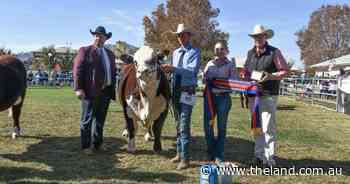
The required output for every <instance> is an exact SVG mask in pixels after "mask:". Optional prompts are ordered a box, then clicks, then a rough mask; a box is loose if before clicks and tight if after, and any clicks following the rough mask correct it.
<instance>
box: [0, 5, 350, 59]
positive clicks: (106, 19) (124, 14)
mask: <svg viewBox="0 0 350 184" xmlns="http://www.w3.org/2000/svg"><path fill="white" fill-rule="evenodd" d="M161 2H165V0H144V1H140V0H139V1H137V0H128V1H121V0H103V1H101V0H99V1H98V0H70V1H68V0H60V1H52V0H26V1H23V0H2V2H1V6H0V21H1V25H2V27H1V29H0V35H1V36H0V47H6V48H10V49H12V50H14V51H15V52H19V51H30V50H35V49H38V48H41V47H43V46H48V45H51V44H54V45H55V46H65V45H67V44H68V45H69V44H70V43H71V46H72V47H73V48H78V47H80V46H82V45H87V44H89V43H91V39H92V37H91V35H90V33H89V29H93V28H95V27H96V26H97V25H104V26H105V27H106V28H107V30H109V31H111V32H113V37H112V38H111V39H110V40H109V41H108V42H110V43H114V42H115V41H117V40H124V41H127V42H129V43H131V44H134V45H136V46H140V45H142V44H143V37H144V33H143V27H142V18H143V16H145V15H149V14H150V13H151V12H152V11H153V10H154V9H155V7H156V6H157V5H158V4H160V3H161ZM211 3H212V5H213V7H216V8H219V9H220V10H221V13H220V15H219V17H218V18H217V20H218V21H219V23H220V26H219V28H220V29H222V30H223V31H226V32H229V33H230V40H229V46H230V56H241V57H245V55H246V52H247V50H248V49H249V48H251V47H252V40H251V39H250V38H249V37H248V36H247V34H248V33H250V32H251V31H252V29H253V27H254V25H255V24H263V25H266V27H269V28H271V29H273V30H274V31H275V37H274V38H272V39H271V40H270V43H271V44H272V45H274V46H277V47H279V48H280V49H281V50H282V52H283V54H284V55H285V57H287V58H293V59H295V60H297V62H298V65H300V62H299V58H300V55H299V48H298V47H297V45H296V43H295V40H296V37H295V35H294V33H295V32H296V31H298V30H299V29H301V28H302V27H304V26H306V25H307V23H308V20H309V16H310V14H311V13H312V12H313V11H314V10H316V9H318V8H319V7H321V5H323V4H336V3H337V4H350V0H293V1H282V0H270V1H263V0H245V1H238V0H237V1H236V0H235V1H233V0H211Z"/></svg>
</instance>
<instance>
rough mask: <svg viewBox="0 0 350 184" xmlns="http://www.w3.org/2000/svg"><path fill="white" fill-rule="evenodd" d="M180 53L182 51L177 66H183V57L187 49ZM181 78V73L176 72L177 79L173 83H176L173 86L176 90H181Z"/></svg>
mask: <svg viewBox="0 0 350 184" xmlns="http://www.w3.org/2000/svg"><path fill="white" fill-rule="evenodd" d="M180 53H181V55H180V58H179V62H178V63H177V66H176V67H182V65H183V59H184V56H185V53H186V51H185V50H180ZM181 79H182V77H181V75H179V74H175V81H174V83H173V85H174V86H173V87H174V89H175V90H179V89H180V88H181Z"/></svg>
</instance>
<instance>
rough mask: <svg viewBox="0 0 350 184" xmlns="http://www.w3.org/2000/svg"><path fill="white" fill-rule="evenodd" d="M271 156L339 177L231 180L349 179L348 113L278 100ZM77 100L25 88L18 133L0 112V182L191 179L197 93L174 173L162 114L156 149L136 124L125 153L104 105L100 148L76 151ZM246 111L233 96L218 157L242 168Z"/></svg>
mask: <svg viewBox="0 0 350 184" xmlns="http://www.w3.org/2000/svg"><path fill="white" fill-rule="evenodd" d="M279 106H280V109H281V110H279V111H278V118H277V127H278V145H277V161H278V163H279V164H280V165H281V166H283V167H289V166H292V165H295V166H296V167H323V168H329V167H341V168H343V175H344V176H309V177H307V176H240V177H238V178H237V179H238V182H239V183H281V182H283V183H348V182H349V181H350V177H349V175H350V161H349V158H350V146H349V145H350V117H349V116H346V115H343V114H339V113H335V112H331V111H326V110H323V109H320V108H317V107H314V106H311V105H306V104H304V103H302V102H299V101H295V100H294V99H288V98H284V97H281V98H279ZM79 108H80V104H79V101H78V100H77V99H76V98H75V97H74V95H73V92H72V90H71V89H67V88H65V89H30V90H29V91H28V94H27V98H26V99H25V105H24V110H23V111H24V113H23V116H22V129H23V132H24V136H23V137H20V138H18V139H16V140H12V139H11V138H10V133H11V131H12V123H11V121H10V120H9V119H8V117H7V112H1V113H0V183H2V182H4V183H198V180H199V168H200V164H203V163H204V162H203V160H205V158H206V157H205V155H206V154H205V153H206V144H205V140H204V137H203V135H204V133H203V127H202V123H203V108H202V99H201V98H199V100H198V102H197V105H196V107H195V108H194V112H193V121H192V137H193V143H192V144H191V145H190V154H191V157H192V162H191V166H192V167H191V168H190V169H188V170H185V171H176V170H175V168H176V164H172V163H169V162H168V160H169V158H171V157H172V156H174V154H175V149H174V143H175V124H174V121H173V118H172V116H171V115H170V114H169V116H168V119H167V121H166V123H165V127H164V128H163V134H162V135H163V139H162V141H163V142H162V144H163V152H161V153H160V154H158V155H157V154H154V153H153V152H152V143H146V142H144V140H143V130H142V129H139V133H138V136H137V149H138V151H137V152H136V153H135V154H128V153H126V143H127V142H126V139H125V138H123V137H122V136H121V132H122V129H123V127H124V119H123V114H122V111H121V110H122V109H121V107H120V106H119V104H118V103H115V102H113V103H112V104H111V106H110V109H109V113H108V117H107V122H106V126H105V142H106V145H107V146H108V147H109V148H110V149H109V151H108V152H106V153H99V154H96V155H94V156H86V155H83V154H82V153H81V152H80V137H79V116H80V109H79ZM248 118H249V114H248V111H247V110H246V109H242V108H240V103H239V101H238V99H237V98H233V106H232V109H231V112H230V116H229V122H228V130H227V135H228V137H227V140H226V147H225V158H226V160H227V161H230V162H234V163H236V164H238V165H240V166H242V167H244V166H247V164H248V162H249V161H250V159H251V158H252V155H253V147H254V143H253V142H252V140H253V139H252V137H251V135H250V131H249V127H250V126H249V120H248Z"/></svg>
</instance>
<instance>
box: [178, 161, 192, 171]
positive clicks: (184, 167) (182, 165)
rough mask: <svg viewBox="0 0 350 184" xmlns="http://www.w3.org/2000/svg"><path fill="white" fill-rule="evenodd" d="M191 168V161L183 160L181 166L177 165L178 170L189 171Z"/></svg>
mask: <svg viewBox="0 0 350 184" xmlns="http://www.w3.org/2000/svg"><path fill="white" fill-rule="evenodd" d="M189 166H190V161H189V160H181V161H180V163H179V165H177V168H176V169H177V170H182V169H187V168H188V167H189Z"/></svg>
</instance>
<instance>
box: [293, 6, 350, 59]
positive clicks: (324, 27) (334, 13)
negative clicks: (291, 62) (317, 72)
mask: <svg viewBox="0 0 350 184" xmlns="http://www.w3.org/2000/svg"><path fill="white" fill-rule="evenodd" d="M296 36H297V37H298V38H297V45H298V46H299V48H300V50H301V59H302V60H303V61H304V64H305V66H310V65H313V64H317V63H320V62H322V61H326V60H329V59H333V58H336V57H340V56H342V55H345V54H349V53H350V7H349V6H348V5H342V6H341V5H327V6H322V7H321V8H319V9H318V10H316V11H315V12H313V13H312V15H311V17H310V21H309V24H308V26H307V27H306V28H303V29H301V30H300V31H298V32H297V33H296Z"/></svg>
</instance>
